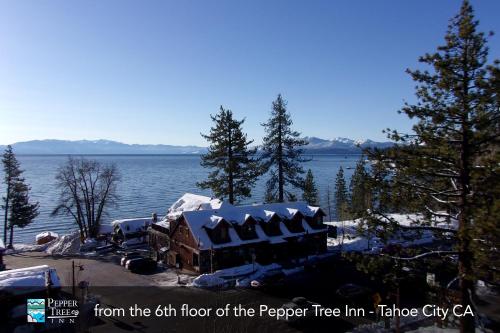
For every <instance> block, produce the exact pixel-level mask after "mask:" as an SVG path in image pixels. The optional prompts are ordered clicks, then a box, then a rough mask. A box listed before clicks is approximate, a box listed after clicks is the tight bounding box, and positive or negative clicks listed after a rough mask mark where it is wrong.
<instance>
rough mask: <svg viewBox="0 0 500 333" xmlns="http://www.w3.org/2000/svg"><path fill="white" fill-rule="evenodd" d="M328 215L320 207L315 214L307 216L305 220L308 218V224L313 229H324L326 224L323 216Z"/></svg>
mask: <svg viewBox="0 0 500 333" xmlns="http://www.w3.org/2000/svg"><path fill="white" fill-rule="evenodd" d="M325 216H326V214H325V212H323V211H322V210H321V209H318V210H317V211H316V212H315V213H314V215H312V216H305V217H304V220H306V222H307V224H309V226H310V227H311V228H313V229H324V228H326V226H325V225H324V224H323V218H324V217H325Z"/></svg>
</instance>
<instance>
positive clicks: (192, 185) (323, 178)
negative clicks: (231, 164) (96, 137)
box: [0, 155, 360, 243]
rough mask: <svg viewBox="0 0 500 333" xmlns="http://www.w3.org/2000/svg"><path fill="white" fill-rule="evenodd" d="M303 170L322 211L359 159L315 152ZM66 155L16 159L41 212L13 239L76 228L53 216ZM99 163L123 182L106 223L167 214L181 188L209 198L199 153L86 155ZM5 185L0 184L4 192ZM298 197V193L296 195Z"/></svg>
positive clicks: (259, 194) (257, 194)
mask: <svg viewBox="0 0 500 333" xmlns="http://www.w3.org/2000/svg"><path fill="white" fill-rule="evenodd" d="M309 157H311V158H312V160H311V161H309V162H305V163H303V164H304V168H305V169H306V170H307V169H308V168H310V169H311V170H312V172H313V174H314V177H315V180H316V184H317V186H318V188H319V191H320V199H321V206H322V207H323V208H324V210H325V211H327V209H326V201H327V200H326V193H327V188H328V186H330V188H331V191H332V192H333V186H334V181H335V176H336V174H337V171H338V169H339V167H340V166H342V167H343V168H344V171H345V176H346V179H347V180H349V178H350V176H351V175H352V172H353V167H354V166H355V164H356V162H357V161H358V159H359V158H360V156H357V155H351V156H349V155H347V156H344V155H315V156H309ZM67 158H68V157H67V156H61V155H57V156H53V155H50V156H47V155H44V156H40V155H37V156H32V155H20V156H18V160H19V162H20V163H21V167H22V169H23V170H25V171H24V177H25V178H26V181H27V183H28V184H29V185H30V186H31V198H32V199H33V200H34V201H38V202H40V209H39V211H40V215H39V216H38V217H37V218H36V219H35V221H34V222H33V223H32V224H31V225H29V226H27V227H26V228H24V229H16V230H15V237H14V238H15V241H16V242H21V243H32V242H34V240H35V235H36V234H38V233H40V232H42V231H47V230H51V231H55V232H57V233H59V234H64V233H67V232H69V231H71V230H74V229H75V225H74V222H73V221H72V220H71V219H70V218H68V217H62V216H57V217H51V216H50V213H51V212H52V210H53V209H54V208H55V206H56V203H57V198H58V195H59V192H58V190H57V189H56V187H55V175H56V172H57V169H58V168H59V167H60V166H61V165H62V164H64V163H65V162H66V160H67ZM85 158H88V159H95V160H98V161H100V162H102V163H115V164H116V165H117V167H118V169H119V171H120V174H121V176H122V180H121V182H120V183H119V185H118V194H119V195H120V200H119V205H118V207H110V208H109V209H108V214H107V216H106V217H105V220H104V223H108V222H110V221H112V220H115V219H122V218H134V217H148V216H151V214H152V213H153V212H157V213H158V215H159V216H162V215H164V214H165V213H166V211H167V209H168V208H169V207H170V205H171V204H172V203H173V202H174V201H176V200H177V199H178V198H179V197H180V196H181V195H182V194H184V193H185V192H193V193H198V194H205V195H208V196H211V193H210V191H207V190H200V189H199V188H197V187H196V182H198V181H200V180H203V179H204V178H205V177H206V175H207V174H208V170H207V169H204V168H203V167H201V166H200V156H199V155H92V156H90V155H88V156H85ZM265 181H266V176H265V175H264V176H263V177H262V178H261V179H259V180H258V182H257V184H256V186H255V188H254V190H253V192H252V197H251V198H249V199H247V200H246V201H245V202H244V203H258V202H262V200H263V198H264V191H265ZM4 192H5V185H4V184H3V183H2V184H1V185H0V193H1V194H2V195H4ZM298 197H299V198H300V194H299V195H298ZM0 212H1V216H2V219H1V225H0V232H1V233H0V235H2V237H3V214H4V213H3V210H1V209H0Z"/></svg>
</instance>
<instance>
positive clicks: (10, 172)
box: [2, 145, 23, 244]
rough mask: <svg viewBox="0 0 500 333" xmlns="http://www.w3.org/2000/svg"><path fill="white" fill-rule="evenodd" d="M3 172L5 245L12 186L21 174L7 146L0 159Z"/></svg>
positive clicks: (16, 161)
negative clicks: (0, 159)
mask: <svg viewBox="0 0 500 333" xmlns="http://www.w3.org/2000/svg"><path fill="white" fill-rule="evenodd" d="M2 163H3V170H4V183H5V185H6V193H5V196H4V197H3V205H2V208H3V209H4V224H3V241H4V243H5V244H7V230H8V228H9V224H8V221H9V210H10V200H11V198H12V193H13V191H14V185H15V183H16V182H17V181H18V180H19V177H20V176H21V174H22V173H23V172H22V170H21V169H20V165H19V162H18V160H17V158H16V155H15V154H14V151H13V150H12V146H10V145H9V146H7V148H6V149H5V152H4V153H3V158H2Z"/></svg>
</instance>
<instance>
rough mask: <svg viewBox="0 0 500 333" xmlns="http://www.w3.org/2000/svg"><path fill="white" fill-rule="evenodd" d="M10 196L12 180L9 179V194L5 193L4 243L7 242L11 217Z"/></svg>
mask: <svg viewBox="0 0 500 333" xmlns="http://www.w3.org/2000/svg"><path fill="white" fill-rule="evenodd" d="M9 198H10V180H7V194H6V195H5V219H4V222H3V243H4V244H7V226H8V225H7V221H8V219H9Z"/></svg>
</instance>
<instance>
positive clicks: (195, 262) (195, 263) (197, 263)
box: [193, 253, 200, 266]
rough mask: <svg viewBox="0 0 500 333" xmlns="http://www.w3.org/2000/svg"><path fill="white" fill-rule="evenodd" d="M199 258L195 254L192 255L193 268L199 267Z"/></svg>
mask: <svg viewBox="0 0 500 333" xmlns="http://www.w3.org/2000/svg"><path fill="white" fill-rule="evenodd" d="M199 265H200V263H199V256H198V254H197V253H193V266H199Z"/></svg>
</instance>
